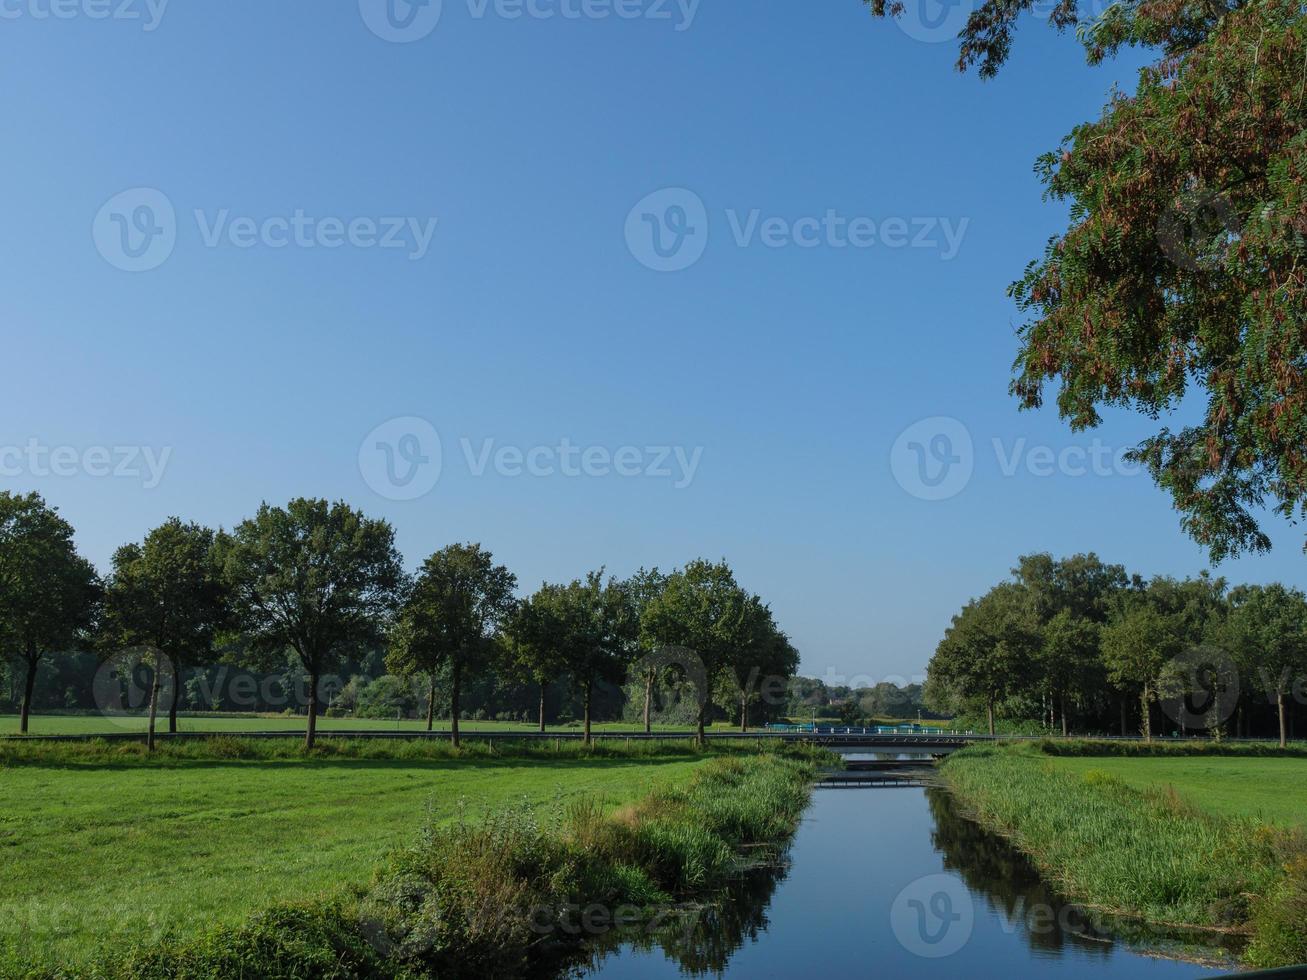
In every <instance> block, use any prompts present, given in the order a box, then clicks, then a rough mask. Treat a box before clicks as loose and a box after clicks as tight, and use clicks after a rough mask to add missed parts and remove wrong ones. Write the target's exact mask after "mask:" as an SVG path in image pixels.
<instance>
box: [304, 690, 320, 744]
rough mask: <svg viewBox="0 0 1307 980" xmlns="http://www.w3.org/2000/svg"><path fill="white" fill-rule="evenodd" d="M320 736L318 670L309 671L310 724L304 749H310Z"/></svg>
mask: <svg viewBox="0 0 1307 980" xmlns="http://www.w3.org/2000/svg"><path fill="white" fill-rule="evenodd" d="M317 737H318V672H317V671H316V670H315V671H311V672H310V673H309V724H308V728H306V729H305V730H304V749H305V751H310V750H312V748H313V743H314V741H315V740H316V739H317Z"/></svg>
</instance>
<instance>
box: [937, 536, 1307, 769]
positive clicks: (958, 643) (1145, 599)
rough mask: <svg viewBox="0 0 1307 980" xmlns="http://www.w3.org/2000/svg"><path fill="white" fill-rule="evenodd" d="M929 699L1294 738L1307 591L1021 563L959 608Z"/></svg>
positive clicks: (1082, 723)
mask: <svg viewBox="0 0 1307 980" xmlns="http://www.w3.org/2000/svg"><path fill="white" fill-rule="evenodd" d="M925 695H926V702H927V704H929V705H930V706H932V707H933V708H935V709H936V710H939V711H942V712H946V713H948V714H951V715H956V716H961V717H962V718H963V719H966V718H972V719H975V720H976V722H977V724H978V725H984V726H986V727H988V728H989V730H990V731H994V730H996V729H1003V730H1009V731H1010V730H1013V729H1014V728H1015V729H1025V730H1050V731H1051V730H1060V731H1061V732H1062V733H1064V734H1065V733H1068V732H1082V733H1115V732H1119V733H1120V734H1123V735H1124V734H1127V733H1141V734H1143V735H1145V736H1146V737H1151V736H1152V734H1153V733H1154V732H1158V731H1162V732H1164V733H1167V734H1171V733H1177V734H1186V733H1188V734H1193V733H1200V732H1201V733H1207V734H1214V735H1217V736H1220V735H1240V736H1278V737H1279V739H1280V741H1281V743H1282V744H1283V743H1284V742H1285V741H1286V740H1287V739H1289V738H1291V737H1293V734H1294V729H1295V723H1296V721H1297V719H1298V718H1299V717H1300V715H1301V713H1302V710H1303V706H1304V704H1305V703H1307V597H1305V596H1304V595H1303V593H1302V592H1301V591H1299V590H1297V589H1292V588H1287V587H1285V586H1283V585H1279V584H1272V585H1239V586H1234V587H1230V586H1229V585H1228V583H1227V582H1226V581H1225V579H1222V578H1214V577H1212V576H1210V575H1208V574H1207V573H1205V572H1204V573H1203V574H1201V575H1199V576H1198V577H1197V578H1186V579H1183V580H1178V579H1175V578H1170V577H1166V576H1159V577H1156V578H1153V579H1150V580H1145V579H1144V578H1143V577H1142V576H1140V575H1137V574H1131V573H1128V572H1127V571H1126V569H1125V568H1124V567H1123V566H1121V565H1110V564H1105V563H1104V562H1102V561H1100V560H1099V558H1098V557H1097V556H1096V555H1093V554H1087V555H1074V556H1072V557H1070V558H1064V559H1054V558H1053V557H1052V556H1051V555H1048V554H1034V555H1026V556H1024V557H1022V558H1020V559H1019V560H1018V563H1017V567H1016V568H1014V569H1013V571H1012V578H1011V579H1009V580H1007V581H1004V582H1001V583H999V584H998V585H996V586H994V588H992V589H990V591H989V592H987V593H985V595H983V596H981V597H980V598H978V599H974V600H972V601H971V602H969V603H967V605H966V606H965V607H964V608H963V609H962V610H961V611H960V612H959V613H958V614H957V615H956V616H954V617H953V622H952V625H951V626H950V627H949V628H948V630H947V632H946V633H945V635H944V639H943V640H942V641H941V642H940V644H939V647H938V649H937V650H936V651H935V655H934V656H933V657H932V659H931V661H930V666H929V670H928V672H927V682H926V687H925Z"/></svg>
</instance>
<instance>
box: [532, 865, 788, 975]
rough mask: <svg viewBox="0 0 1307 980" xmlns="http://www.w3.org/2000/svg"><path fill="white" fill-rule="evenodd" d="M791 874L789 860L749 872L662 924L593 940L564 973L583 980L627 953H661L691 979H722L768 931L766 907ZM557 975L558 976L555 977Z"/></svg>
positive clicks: (639, 926)
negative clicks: (708, 899)
mask: <svg viewBox="0 0 1307 980" xmlns="http://www.w3.org/2000/svg"><path fill="white" fill-rule="evenodd" d="M788 871H789V863H788V860H787V857H786V855H782V856H781V857H779V858H778V859H776V860H775V861H773V862H769V863H768V864H767V865H766V866H764V867H759V868H754V869H751V870H749V871H747V872H745V873H744V874H743V875H742V876H741V877H740V878H738V879H736V880H735V881H733V882H732V883H731V884H730V885H729V886H728V887H727V888H726V889H724V890H723V892H722V893H721V894H720V895H718V896H717V898H716V899H715V900H713V901H712V902H710V903H706V904H703V905H693V906H687V907H686V908H685V909H684V910H682V911H679V912H675V913H672V914H669V915H666V916H663V917H661V919H660V921H656V922H653V923H645V924H643V925H636V926H630V927H627V928H624V929H613V930H611V931H609V932H607V933H604V934H603V935H600V936H596V937H594V938H593V939H592V940H591V941H590V942H589V943H588V944H587V949H586V951H585V953H583V954H581V955H579V956H578V957H577V958H576V959H574V960H573V961H572V962H571V963H569V964H567V965H566V966H565V967H564V968H563V972H564V973H565V974H568V975H572V976H580V975H584V974H587V973H589V972H590V971H592V970H595V969H597V968H598V967H599V965H600V964H601V963H602V962H603V961H604V960H605V959H607V958H608V957H609V956H612V955H614V954H615V953H617V952H619V951H620V950H622V949H624V948H628V949H635V950H638V951H640V952H648V951H650V950H653V949H661V950H662V951H663V953H664V955H666V956H667V957H668V958H669V959H671V960H673V961H674V962H675V963H676V964H677V966H679V967H680V969H681V972H682V974H683V975H685V976H689V977H702V976H710V975H717V974H720V973H723V972H724V971H725V970H726V966H727V964H728V963H730V961H731V957H732V956H733V955H735V953H736V951H737V950H739V949H740V947H742V946H743V945H744V944H745V943H746V942H750V941H752V940H754V939H757V938H758V936H760V935H761V934H762V933H764V932H766V931H767V924H768V923H767V907H768V906H769V905H770V904H771V900H772V895H773V894H774V893H775V891H776V888H777V886H778V885H779V884H780V883H781V882H782V881H784V880H785V876H786V874H787V873H788ZM554 975H557V974H554Z"/></svg>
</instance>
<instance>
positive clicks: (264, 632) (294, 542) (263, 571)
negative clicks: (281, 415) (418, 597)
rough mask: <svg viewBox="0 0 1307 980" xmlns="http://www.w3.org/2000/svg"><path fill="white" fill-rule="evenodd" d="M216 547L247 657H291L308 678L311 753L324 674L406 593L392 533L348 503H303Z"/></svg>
mask: <svg viewBox="0 0 1307 980" xmlns="http://www.w3.org/2000/svg"><path fill="white" fill-rule="evenodd" d="M217 548H218V556H219V560H220V562H221V568H222V578H223V581H224V582H225V584H226V585H227V587H228V589H229V590H230V595H231V602H232V611H233V614H234V617H235V622H236V624H237V626H238V628H239V630H240V631H241V633H242V634H243V635H244V637H245V639H246V641H247V642H248V643H249V646H250V650H251V652H252V653H253V654H254V656H255V657H256V658H260V659H264V660H266V659H267V658H274V657H279V656H283V655H284V654H285V653H286V652H287V651H293V652H294V655H295V657H296V658H297V659H298V661H299V664H300V666H301V667H302V668H303V670H304V672H305V674H307V675H308V682H309V683H308V725H307V729H306V731H305V735H304V746H305V748H306V749H312V748H313V743H314V739H315V736H316V734H317V719H318V686H319V682H320V681H321V679H322V676H323V674H324V673H325V672H327V671H329V670H330V669H332V668H333V667H334V666H336V665H338V664H340V663H341V661H342V659H343V658H344V657H345V656H346V655H347V654H348V653H350V652H351V651H354V650H357V649H358V648H360V647H362V646H365V645H367V644H371V643H378V642H380V641H381V638H382V636H383V635H384V631H385V629H386V626H387V624H388V623H389V621H390V619H391V617H392V615H393V613H394V610H395V606H396V603H397V602H398V600H399V598H400V596H401V594H402V590H403V585H404V572H403V568H402V567H401V564H400V558H399V553H398V552H397V551H396V550H395V532H394V529H393V528H391V526H390V525H389V524H388V523H386V522H385V521H383V520H373V519H369V518H367V517H365V516H364V515H363V514H362V513H360V512H359V511H357V510H355V509H354V508H352V507H350V506H349V505H348V504H346V503H344V502H339V503H334V504H332V503H328V502H327V501H325V500H309V499H306V498H303V497H300V498H297V499H295V500H292V501H291V502H290V503H289V504H287V505H286V506H285V507H271V506H269V505H268V504H266V503H265V504H263V505H262V506H261V507H260V508H259V511H258V513H257V514H256V515H255V516H254V517H252V518H250V519H249V520H246V521H242V522H241V523H240V524H239V525H237V526H236V528H235V530H234V531H233V532H232V533H231V534H230V535H220V536H219V539H218V544H217Z"/></svg>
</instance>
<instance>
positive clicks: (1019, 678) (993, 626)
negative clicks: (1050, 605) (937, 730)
mask: <svg viewBox="0 0 1307 980" xmlns="http://www.w3.org/2000/svg"><path fill="white" fill-rule="evenodd" d="M1039 642H1040V638H1039V630H1038V623H1037V620H1036V618H1035V613H1034V609H1033V608H1032V604H1031V601H1030V596H1029V593H1028V592H1027V591H1026V590H1025V589H1023V588H1022V587H1021V586H1020V585H1017V584H1015V583H1013V582H1003V583H1001V584H999V585H997V586H995V587H994V588H993V589H991V590H990V591H989V592H987V593H986V594H985V595H983V596H981V597H980V598H979V599H974V600H972V601H971V602H969V603H968V604H967V605H966V606H965V607H964V608H963V609H962V611H961V612H960V613H958V614H957V615H956V616H954V617H953V623H952V625H951V626H949V628H948V630H947V631H946V632H945V633H944V639H943V640H941V641H940V644H939V646H938V647H937V648H936V650H935V655H934V656H933V657H931V660H930V666H929V668H928V670H927V673H928V675H929V678H930V680H931V681H933V682H934V685H933V688H932V695H933V701H934V703H938V699H939V693H940V692H941V691H948V692H949V693H950V694H951V695H952V696H954V697H958V698H962V699H965V700H970V701H978V702H979V703H980V704H981V705H983V706H984V709H985V714H986V718H987V719H988V724H989V734H990V735H993V734H995V732H996V729H995V724H994V712H995V708H996V707H997V705H998V703H999V702H1000V701H1002V700H1004V699H1005V698H1007V697H1009V696H1010V695H1012V694H1014V693H1016V692H1017V691H1019V690H1020V689H1021V686H1022V685H1023V684H1024V682H1025V680H1026V678H1028V677H1029V676H1030V675H1031V674H1032V671H1033V667H1034V664H1035V658H1036V656H1037V655H1038V651H1039Z"/></svg>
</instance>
